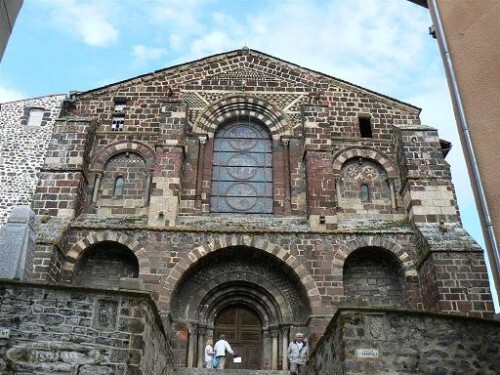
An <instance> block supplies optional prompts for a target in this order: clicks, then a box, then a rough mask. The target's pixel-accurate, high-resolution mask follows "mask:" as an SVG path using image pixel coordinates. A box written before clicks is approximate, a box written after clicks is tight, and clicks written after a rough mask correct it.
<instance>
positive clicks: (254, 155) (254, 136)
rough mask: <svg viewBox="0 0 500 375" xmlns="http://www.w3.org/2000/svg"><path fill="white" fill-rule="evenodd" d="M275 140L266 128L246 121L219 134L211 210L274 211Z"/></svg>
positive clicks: (215, 141) (238, 211)
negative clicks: (273, 143) (273, 150)
mask: <svg viewBox="0 0 500 375" xmlns="http://www.w3.org/2000/svg"><path fill="white" fill-rule="evenodd" d="M271 145H272V144H271V137H270V135H269V133H268V131H267V128H265V127H264V126H263V125H261V124H260V123H257V122H253V121H249V120H248V119H247V120H244V121H239V120H237V121H232V122H230V123H228V124H226V125H223V126H222V127H221V128H220V129H219V130H218V131H217V133H216V134H215V138H214V151H213V161H212V190H211V197H210V211H211V212H219V213H261V214H262V213H272V212H273V164H272V162H273V155H272V147H271Z"/></svg>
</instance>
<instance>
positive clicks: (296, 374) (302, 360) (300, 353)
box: [288, 332, 309, 375]
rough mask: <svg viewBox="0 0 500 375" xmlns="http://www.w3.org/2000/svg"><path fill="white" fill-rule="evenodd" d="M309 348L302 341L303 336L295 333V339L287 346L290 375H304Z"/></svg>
mask: <svg viewBox="0 0 500 375" xmlns="http://www.w3.org/2000/svg"><path fill="white" fill-rule="evenodd" d="M308 353H309V347H308V346H307V342H305V341H304V334H303V333H300V332H297V333H296V334H295V338H294V339H293V341H292V342H291V343H290V345H288V360H289V361H290V374H291V375H304V374H305V366H306V361H307V355H308Z"/></svg>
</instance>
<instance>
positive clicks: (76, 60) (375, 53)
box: [0, 0, 498, 311]
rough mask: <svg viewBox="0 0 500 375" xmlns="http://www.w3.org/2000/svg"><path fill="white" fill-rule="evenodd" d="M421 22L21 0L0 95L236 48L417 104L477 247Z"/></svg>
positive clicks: (419, 14)
mask: <svg viewBox="0 0 500 375" xmlns="http://www.w3.org/2000/svg"><path fill="white" fill-rule="evenodd" d="M431 23H432V22H431V19H430V15H429V13H428V10H427V9H425V8H422V7H420V6H417V5H415V4H413V3H411V2H409V1H406V0H225V1H224V0H220V1H217V0H162V1H160V0H142V1H140V0H100V1H99V0H25V1H24V4H23V6H22V8H21V11H20V13H19V15H18V18H17V20H16V23H15V26H14V30H13V34H12V36H11V38H10V41H9V43H8V45H7V49H6V51H5V54H4V57H3V60H2V62H1V63H0V103H1V102H7V101H12V100H17V99H23V98H32V97H37V96H44V95H49V94H62V93H65V94H68V93H69V91H71V90H78V91H86V90H89V89H93V88H97V87H101V86H104V85H107V84H110V83H113V82H118V81H121V80H125V79H128V78H131V77H135V76H138V75H142V74H145V73H150V72H152V71H154V70H157V69H163V68H167V67H169V66H172V65H176V64H181V63H186V62H189V61H192V60H196V59H199V58H203V57H206V56H209V55H213V54H218V53H223V52H227V51H232V50H235V49H240V48H242V47H244V46H247V47H248V48H250V49H254V50H258V51H261V52H264V53H267V54H269V55H272V56H275V57H277V58H280V59H283V60H286V61H289V62H292V63H295V64H298V65H301V66H303V67H307V68H310V69H313V70H316V71H319V72H322V73H325V74H328V75H331V76H334V77H337V78H340V79H342V80H345V81H348V82H351V83H354V84H356V85H359V86H362V87H365V88H368V89H370V90H372V91H376V92H379V93H381V94H384V95H387V96H390V97H393V98H397V99H399V100H402V101H404V102H408V103H411V104H413V105H416V106H418V107H420V108H422V112H421V120H422V124H424V125H428V126H431V127H434V128H436V129H438V131H439V135H440V137H441V138H442V139H446V140H448V141H450V142H452V144H453V148H452V150H451V152H450V153H449V154H448V156H447V159H446V160H447V161H448V163H450V165H451V171H452V176H453V181H454V184H455V188H456V193H457V198H458V203H459V207H460V211H461V217H462V221H463V224H464V227H465V228H466V229H467V230H468V231H469V233H470V234H471V235H472V236H473V237H474V238H475V239H476V241H477V242H478V243H479V244H480V245H481V246H482V247H483V248H484V239H483V235H482V232H481V227H480V223H479V219H478V214H477V209H476V205H475V202H474V198H473V194H472V189H471V185H470V180H469V176H468V173H467V168H466V165H465V161H464V157H463V153H462V148H461V145H460V140H459V137H458V131H457V126H456V123H455V118H454V116H453V110H452V106H451V101H450V94H449V91H448V86H447V83H446V78H445V74H444V70H443V63H442V60H441V56H440V54H439V48H438V45H437V41H436V40H435V39H433V38H432V37H431V36H430V35H429V32H428V28H429V26H430V25H431ZM497 311H498V308H497Z"/></svg>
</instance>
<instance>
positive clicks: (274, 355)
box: [271, 328, 279, 370]
mask: <svg viewBox="0 0 500 375" xmlns="http://www.w3.org/2000/svg"><path fill="white" fill-rule="evenodd" d="M278 335H279V330H278V328H271V340H272V347H271V370H277V369H278Z"/></svg>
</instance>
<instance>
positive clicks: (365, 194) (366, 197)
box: [359, 184, 370, 202]
mask: <svg viewBox="0 0 500 375" xmlns="http://www.w3.org/2000/svg"><path fill="white" fill-rule="evenodd" d="M359 195H360V198H361V202H369V201H370V188H369V187H368V185H367V184H363V185H361V189H360V192H359Z"/></svg>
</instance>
